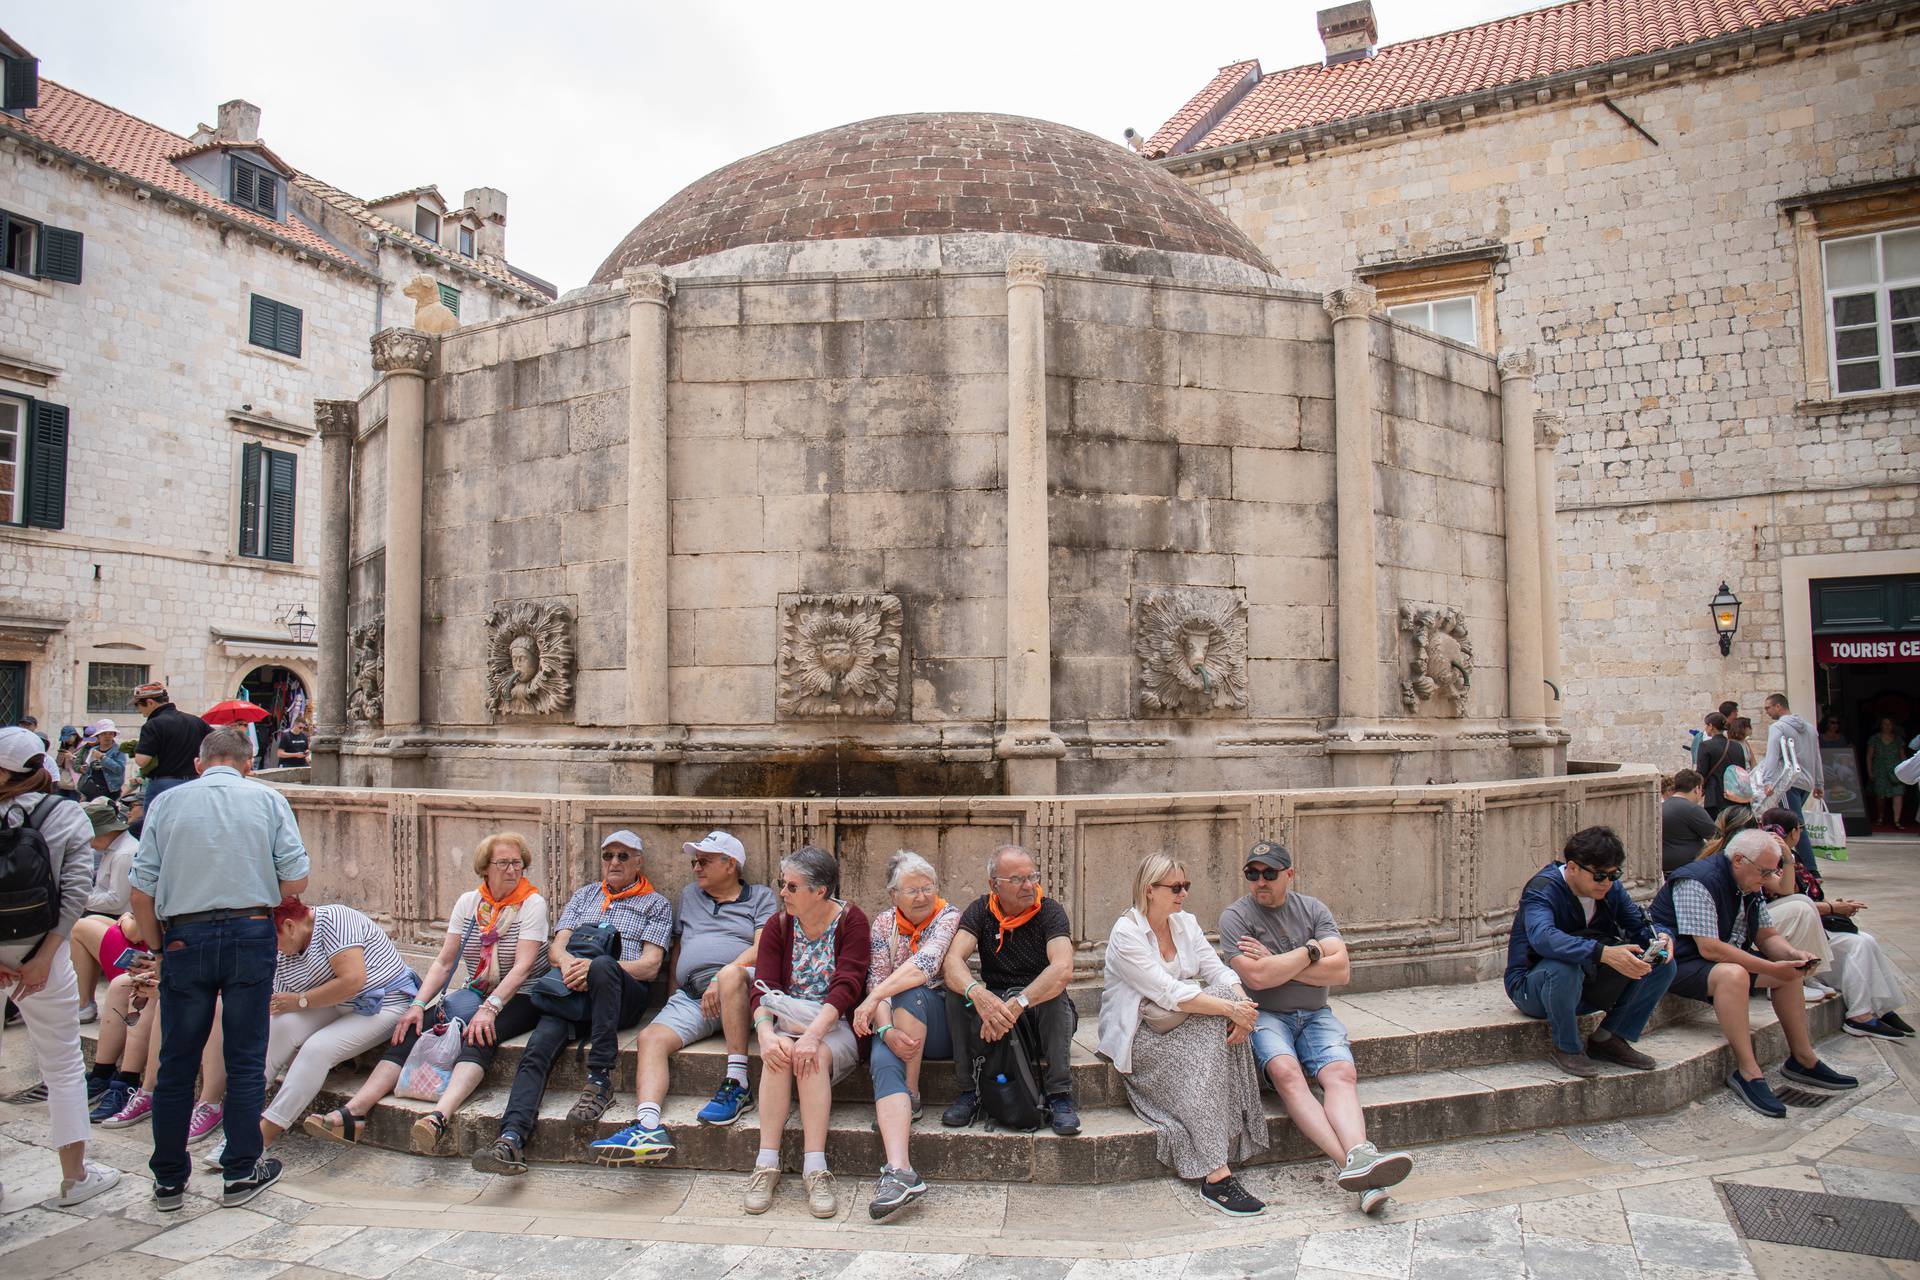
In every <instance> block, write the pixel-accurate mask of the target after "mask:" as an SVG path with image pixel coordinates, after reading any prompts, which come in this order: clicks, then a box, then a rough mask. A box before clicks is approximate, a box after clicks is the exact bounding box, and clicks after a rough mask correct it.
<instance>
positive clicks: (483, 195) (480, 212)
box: [461, 187, 507, 259]
mask: <svg viewBox="0 0 1920 1280" xmlns="http://www.w3.org/2000/svg"><path fill="white" fill-rule="evenodd" d="M461 203H462V204H464V205H466V207H467V208H469V209H471V210H473V212H474V214H475V215H476V216H477V217H478V218H479V219H480V230H478V231H477V232H475V233H474V236H473V251H474V253H476V254H478V255H480V256H481V257H483V258H500V259H505V258H506V256H507V193H506V192H504V191H501V190H498V189H497V188H494V187H474V188H473V189H471V190H470V191H468V192H467V194H466V195H465V196H463V197H461Z"/></svg>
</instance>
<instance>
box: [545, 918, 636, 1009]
mask: <svg viewBox="0 0 1920 1280" xmlns="http://www.w3.org/2000/svg"><path fill="white" fill-rule="evenodd" d="M567 954H568V955H570V956H580V957H581V958H583V959H587V960H594V959H598V958H599V957H600V956H612V957H613V958H614V959H616V960H618V959H619V958H620V931H619V930H618V929H616V928H614V927H613V926H612V925H610V924H608V923H606V922H605V921H600V922H598V923H595V924H583V925H581V926H580V927H579V928H578V929H575V930H574V931H573V936H572V937H570V938H568V939H567ZM526 990H527V1002H528V1003H529V1004H531V1005H532V1006H533V1007H534V1008H536V1009H538V1010H539V1011H540V1012H541V1013H549V1014H552V1015H553V1016H554V1017H556V1018H565V1019H566V1020H567V1021H568V1022H585V1021H586V1020H587V1019H588V1018H590V1017H592V1016H593V1003H592V1001H591V1000H590V999H589V997H588V995H587V993H586V992H584V991H575V990H574V989H573V988H572V987H570V986H568V985H567V980H566V979H565V978H563V977H561V976H560V971H559V970H558V969H549V970H547V971H546V972H545V973H543V974H541V975H540V976H539V977H537V978H535V979H534V980H533V981H532V982H530V983H528V984H527V988H526Z"/></svg>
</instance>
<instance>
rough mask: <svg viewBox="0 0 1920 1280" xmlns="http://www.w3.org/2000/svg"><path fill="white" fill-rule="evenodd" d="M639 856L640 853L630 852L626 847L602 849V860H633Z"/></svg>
mask: <svg viewBox="0 0 1920 1280" xmlns="http://www.w3.org/2000/svg"><path fill="white" fill-rule="evenodd" d="M639 856H640V855H639V854H637V853H630V852H628V851H627V850H625V849H602V850H601V851H600V861H602V862H632V861H634V860H635V859H637V858H639Z"/></svg>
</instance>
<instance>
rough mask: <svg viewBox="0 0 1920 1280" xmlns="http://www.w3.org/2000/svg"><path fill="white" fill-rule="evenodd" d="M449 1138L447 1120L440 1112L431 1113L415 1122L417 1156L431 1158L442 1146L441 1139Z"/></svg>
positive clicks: (415, 1150) (414, 1149)
mask: <svg viewBox="0 0 1920 1280" xmlns="http://www.w3.org/2000/svg"><path fill="white" fill-rule="evenodd" d="M446 1136H447V1118H446V1117H445V1116H443V1115H441V1114H440V1113H439V1112H438V1111H429V1112H427V1114H425V1115H423V1116H421V1117H420V1118H419V1119H418V1120H415V1121H414V1122H413V1153H414V1154H415V1155H417V1156H430V1155H432V1154H433V1153H434V1152H435V1151H436V1150H437V1149H438V1148H439V1146H440V1139H442V1138H444V1137H446Z"/></svg>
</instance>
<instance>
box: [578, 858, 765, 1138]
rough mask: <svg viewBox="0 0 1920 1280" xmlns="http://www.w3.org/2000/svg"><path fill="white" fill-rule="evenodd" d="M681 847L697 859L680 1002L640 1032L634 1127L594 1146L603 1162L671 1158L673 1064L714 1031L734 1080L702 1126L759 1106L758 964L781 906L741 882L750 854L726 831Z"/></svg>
mask: <svg viewBox="0 0 1920 1280" xmlns="http://www.w3.org/2000/svg"><path fill="white" fill-rule="evenodd" d="M680 847H681V849H682V850H684V851H685V852H686V854H687V856H688V857H689V858H691V859H693V876H694V882H693V883H692V884H690V885H688V886H687V887H686V888H685V889H682V890H681V891H680V911H679V914H678V918H677V919H676V921H675V923H674V940H675V942H676V943H677V949H676V952H675V962H674V966H673V994H672V995H671V996H669V997H668V998H667V1003H666V1007H665V1008H663V1009H661V1010H660V1012H659V1013H658V1014H656V1015H654V1019H653V1021H652V1022H650V1023H648V1024H647V1026H646V1028H645V1029H644V1030H642V1031H641V1032H640V1042H639V1046H638V1049H639V1058H640V1063H639V1072H638V1089H637V1091H636V1092H637V1093H638V1102H639V1106H638V1109H637V1111H636V1112H635V1114H634V1121H633V1123H632V1124H630V1125H628V1126H627V1127H626V1128H624V1129H622V1130H620V1131H619V1132H618V1133H615V1134H613V1135H611V1136H609V1137H606V1138H602V1139H601V1140H600V1141H598V1142H596V1143H594V1144H593V1146H592V1148H591V1149H592V1151H593V1155H594V1158H595V1159H597V1160H599V1161H600V1162H601V1163H602V1164H633V1163H640V1164H655V1163H657V1162H659V1161H661V1160H665V1159H666V1158H667V1157H668V1156H671V1155H672V1154H673V1139H672V1138H670V1137H669V1136H667V1130H666V1127H665V1126H664V1125H663V1124H662V1123H661V1121H660V1106H661V1103H662V1102H663V1101H665V1099H666V1096H667V1059H668V1058H670V1057H672V1056H673V1055H674V1054H676V1053H678V1052H679V1051H680V1050H682V1049H684V1048H686V1047H687V1046H688V1045H690V1044H692V1043H694V1042H695V1041H697V1040H705V1039H706V1038H707V1037H708V1036H711V1035H713V1034H714V1033H715V1032H722V1033H724V1034H725V1036H726V1042H727V1075H726V1078H725V1079H724V1080H722V1081H721V1082H720V1087H719V1088H718V1089H716V1090H715V1091H714V1095H713V1099H712V1101H710V1102H708V1103H707V1105H706V1106H704V1107H702V1108H700V1114H699V1116H698V1119H699V1121H700V1123H701V1124H711V1125H729V1124H732V1123H733V1122H734V1121H735V1120H738V1119H739V1118H740V1116H741V1114H742V1113H743V1112H745V1111H748V1110H750V1109H751V1108H752V1106H753V1099H752V1096H751V1095H750V1094H749V1093H748V1092H747V1033H748V1032H749V1031H750V1030H751V1028H750V1027H749V1025H748V1018H749V1016H750V1010H749V1009H748V1002H749V997H750V995H751V994H752V985H753V958H754V954H755V953H756V952H757V951H758V950H759V948H760V930H761V929H762V928H763V927H764V926H765V925H766V923H767V921H768V920H769V919H771V918H772V917H773V915H774V913H775V912H777V911H779V910H780V902H779V900H778V899H777V898H775V897H774V896H773V890H771V889H769V888H767V886H765V885H763V884H746V883H743V882H742V880H741V876H742V875H743V874H744V873H745V871H746V867H747V851H746V849H745V848H744V847H742V845H741V844H740V842H739V841H738V840H736V839H734V838H733V837H732V836H731V835H729V834H728V833H727V832H725V831H713V832H709V833H708V834H707V836H706V838H705V839H702V840H698V841H695V842H692V843H689V844H683V845H681V846H680Z"/></svg>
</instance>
